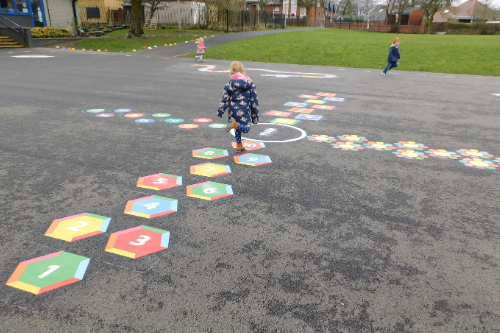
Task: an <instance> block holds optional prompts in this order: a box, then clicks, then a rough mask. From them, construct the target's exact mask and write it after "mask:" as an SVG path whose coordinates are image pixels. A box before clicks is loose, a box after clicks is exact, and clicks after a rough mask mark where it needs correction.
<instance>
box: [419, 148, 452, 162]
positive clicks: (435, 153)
mask: <svg viewBox="0 0 500 333" xmlns="http://www.w3.org/2000/svg"><path fill="white" fill-rule="evenodd" d="M425 153H426V154H429V156H432V157H439V158H442V159H452V160H456V159H457V158H459V157H461V156H460V155H459V154H457V153H456V152H454V151H447V150H445V149H429V150H426V151H425Z"/></svg>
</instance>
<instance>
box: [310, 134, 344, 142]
mask: <svg viewBox="0 0 500 333" xmlns="http://www.w3.org/2000/svg"><path fill="white" fill-rule="evenodd" d="M307 139H308V140H309V141H314V142H325V143H332V142H336V141H337V139H336V138H335V137H334V136H328V135H325V134H323V135H318V134H313V135H308V136H307Z"/></svg>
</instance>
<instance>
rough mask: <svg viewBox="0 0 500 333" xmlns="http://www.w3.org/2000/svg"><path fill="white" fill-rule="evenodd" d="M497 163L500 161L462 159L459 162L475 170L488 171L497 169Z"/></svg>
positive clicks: (498, 165)
mask: <svg viewBox="0 0 500 333" xmlns="http://www.w3.org/2000/svg"><path fill="white" fill-rule="evenodd" d="M495 162H497V163H495ZM498 162H500V161H497V160H493V161H488V160H483V159H481V158H464V159H463V160H460V163H463V165H465V166H468V167H471V168H476V169H489V170H495V169H497V168H498V167H500V163H498Z"/></svg>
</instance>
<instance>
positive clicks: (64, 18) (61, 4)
mask: <svg viewBox="0 0 500 333" xmlns="http://www.w3.org/2000/svg"><path fill="white" fill-rule="evenodd" d="M43 5H44V7H45V20H46V22H47V26H48V27H56V28H68V29H70V31H72V32H73V33H76V31H75V30H74V29H73V26H72V22H73V6H72V0H43ZM75 6H76V15H77V16H76V17H77V18H79V12H78V1H77V2H76V3H75Z"/></svg>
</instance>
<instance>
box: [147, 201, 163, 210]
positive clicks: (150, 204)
mask: <svg viewBox="0 0 500 333" xmlns="http://www.w3.org/2000/svg"><path fill="white" fill-rule="evenodd" d="M159 204H160V203H159V202H152V203H148V204H145V205H144V207H146V208H147V209H155V208H156V206H158V205H159Z"/></svg>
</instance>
